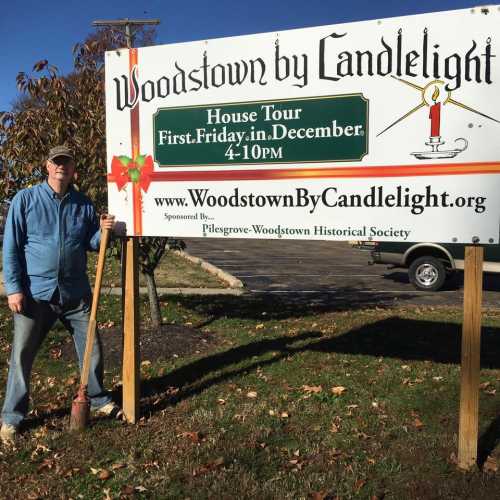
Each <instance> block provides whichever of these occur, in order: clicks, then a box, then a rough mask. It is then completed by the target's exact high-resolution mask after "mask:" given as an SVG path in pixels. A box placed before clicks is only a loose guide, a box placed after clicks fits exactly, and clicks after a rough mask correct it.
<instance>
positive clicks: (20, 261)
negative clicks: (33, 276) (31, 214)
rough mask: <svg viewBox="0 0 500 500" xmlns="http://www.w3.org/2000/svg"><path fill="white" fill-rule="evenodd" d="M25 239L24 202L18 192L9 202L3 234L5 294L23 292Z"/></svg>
mask: <svg viewBox="0 0 500 500" xmlns="http://www.w3.org/2000/svg"><path fill="white" fill-rule="evenodd" d="M25 241H26V219H25V203H24V199H23V196H22V195H21V194H20V193H18V194H17V195H16V196H14V198H13V199H12V202H11V204H10V207H9V212H8V214H7V221H6V223H5V229H4V236H3V256H2V258H3V277H4V284H5V292H6V293H7V295H12V294H14V293H24V292H25V290H24V287H23V283H24V278H25V272H26V270H25V265H24V262H25V261H24V256H23V252H24V244H25Z"/></svg>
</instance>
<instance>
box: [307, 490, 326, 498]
mask: <svg viewBox="0 0 500 500" xmlns="http://www.w3.org/2000/svg"><path fill="white" fill-rule="evenodd" d="M327 496H328V492H326V491H313V492H312V493H311V500H325V498H326V497H327Z"/></svg>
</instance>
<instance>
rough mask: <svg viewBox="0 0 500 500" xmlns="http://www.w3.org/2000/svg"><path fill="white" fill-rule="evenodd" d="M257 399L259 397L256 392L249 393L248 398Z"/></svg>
mask: <svg viewBox="0 0 500 500" xmlns="http://www.w3.org/2000/svg"><path fill="white" fill-rule="evenodd" d="M256 397H257V393H256V392H255V391H250V392H247V398H250V399H255V398H256Z"/></svg>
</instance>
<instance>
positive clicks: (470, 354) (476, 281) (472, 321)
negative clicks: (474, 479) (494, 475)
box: [458, 246, 483, 470]
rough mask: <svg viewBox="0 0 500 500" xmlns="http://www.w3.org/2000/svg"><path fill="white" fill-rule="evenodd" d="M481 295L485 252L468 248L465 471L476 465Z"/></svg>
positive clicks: (461, 440)
mask: <svg viewBox="0 0 500 500" xmlns="http://www.w3.org/2000/svg"><path fill="white" fill-rule="evenodd" d="M482 294H483V248H482V247H478V246H470V247H466V249H465V270H464V318H463V326H462V367H461V373H460V375H461V381H460V422H459V430H458V466H459V467H460V468H461V469H464V470H469V469H470V468H472V467H473V466H474V464H475V463H476V461H477V443H478V429H479V372H480V352H481V301H482Z"/></svg>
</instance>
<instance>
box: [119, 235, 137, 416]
mask: <svg viewBox="0 0 500 500" xmlns="http://www.w3.org/2000/svg"><path fill="white" fill-rule="evenodd" d="M123 248H124V249H126V250H125V258H124V259H123V262H124V264H125V272H124V277H125V286H124V289H125V298H124V300H123V374H122V380H123V386H122V390H123V413H124V415H125V418H126V420H127V421H128V422H129V423H132V424H135V423H136V422H137V419H138V416H139V384H140V376H139V363H140V351H139V325H140V323H139V272H138V262H139V255H138V240H137V238H128V239H127V242H126V244H125V245H123Z"/></svg>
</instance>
